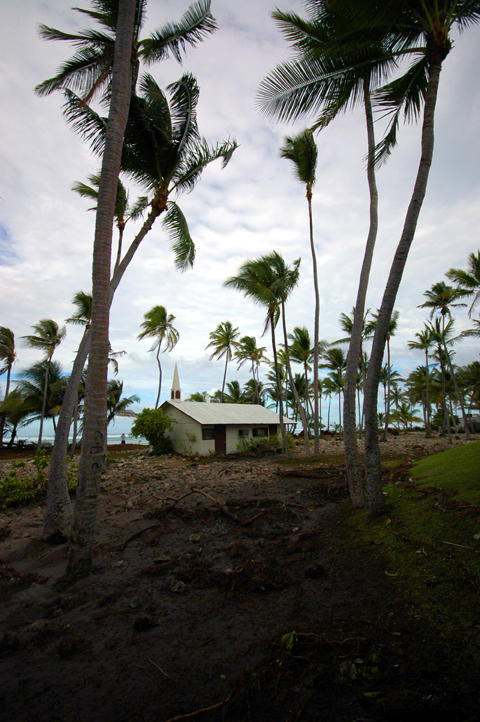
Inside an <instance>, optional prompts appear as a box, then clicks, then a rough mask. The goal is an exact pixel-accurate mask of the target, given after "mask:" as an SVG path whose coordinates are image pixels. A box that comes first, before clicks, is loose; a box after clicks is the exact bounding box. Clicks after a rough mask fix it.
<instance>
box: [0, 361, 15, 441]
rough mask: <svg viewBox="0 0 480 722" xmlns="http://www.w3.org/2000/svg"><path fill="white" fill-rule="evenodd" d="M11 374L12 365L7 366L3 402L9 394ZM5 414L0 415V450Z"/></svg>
mask: <svg viewBox="0 0 480 722" xmlns="http://www.w3.org/2000/svg"><path fill="white" fill-rule="evenodd" d="M11 374H12V365H11V364H9V366H8V369H7V383H6V385H5V395H4V397H3V400H4V401H5V399H6V398H7V396H8V394H9V392H10V376H11ZM5 418H6V416H5V414H0V448H1V447H2V446H3V433H4V429H5Z"/></svg>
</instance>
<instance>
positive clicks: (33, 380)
mask: <svg viewBox="0 0 480 722" xmlns="http://www.w3.org/2000/svg"><path fill="white" fill-rule="evenodd" d="M45 379H46V381H47V383H46V388H47V391H46V396H45ZM65 385H66V379H65V377H63V376H62V370H61V367H60V364H59V363H57V361H50V362H49V361H48V359H43V361H39V362H37V363H35V364H33V366H31V367H30V368H28V369H27V370H26V371H24V372H23V374H22V379H21V380H20V381H19V382H18V384H17V387H16V388H17V389H18V391H19V392H20V393H21V394H22V396H23V399H24V402H25V408H26V409H28V411H29V415H30V419H31V420H32V421H38V420H41V418H42V413H43V416H44V418H47V419H51V420H52V422H53V429H54V431H55V417H56V416H57V414H58V412H59V410H60V407H61V405H62V399H63V392H64V390H65Z"/></svg>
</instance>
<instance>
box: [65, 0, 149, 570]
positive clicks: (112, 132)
mask: <svg viewBox="0 0 480 722" xmlns="http://www.w3.org/2000/svg"><path fill="white" fill-rule="evenodd" d="M135 10H136V0H124V2H121V3H119V6H118V19H117V25H116V38H115V47H114V56H113V73H112V83H111V93H110V103H109V113H108V121H107V125H106V134H105V146H104V149H103V157H102V170H101V173H100V185H99V190H98V205H97V213H96V223H95V237H94V244H93V260H92V325H91V350H90V356H89V363H88V373H87V382H86V394H85V411H84V423H83V439H82V451H81V454H80V462H79V468H78V486H77V495H76V504H75V517H74V524H73V532H72V537H71V540H70V548H69V559H68V567H67V575H68V576H69V577H70V578H72V579H73V578H76V577H79V576H84V575H86V574H89V573H90V569H91V564H92V545H93V537H94V533H95V522H96V515H97V497H98V489H99V486H100V479H101V474H102V471H103V467H104V464H105V456H106V442H107V438H106V437H107V429H106V423H105V422H106V417H107V363H108V349H109V337H108V331H109V318H110V264H111V246H112V226H113V217H114V213H115V200H116V192H117V181H118V176H119V173H120V162H121V158H122V147H123V140H124V135H125V128H126V125H127V117H128V111H129V105H130V91H131V84H132V46H133V37H134V25H135Z"/></svg>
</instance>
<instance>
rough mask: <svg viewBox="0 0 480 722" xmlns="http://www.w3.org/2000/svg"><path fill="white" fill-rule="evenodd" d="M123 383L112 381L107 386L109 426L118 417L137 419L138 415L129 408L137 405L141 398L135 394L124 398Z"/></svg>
mask: <svg viewBox="0 0 480 722" xmlns="http://www.w3.org/2000/svg"><path fill="white" fill-rule="evenodd" d="M122 394H123V381H118V380H117V379H111V380H110V381H109V382H108V386H107V426H108V425H109V424H110V423H111V422H112V421H113V422H114V420H115V417H116V416H128V417H130V418H133V417H135V416H136V415H137V414H136V413H135V411H132V410H131V409H129V408H128V407H129V406H131V405H132V404H137V403H139V401H140V398H139V397H138V396H137V395H136V394H133V395H132V396H123V397H122Z"/></svg>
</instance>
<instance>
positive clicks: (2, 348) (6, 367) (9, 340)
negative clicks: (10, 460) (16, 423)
mask: <svg viewBox="0 0 480 722" xmlns="http://www.w3.org/2000/svg"><path fill="white" fill-rule="evenodd" d="M16 357H17V356H16V353H15V335H14V333H13V331H11V330H10V329H9V328H7V327H6V326H0V374H4V373H6V374H7V382H6V384H5V393H4V395H3V401H5V399H6V398H7V397H8V394H9V392H10V377H11V374H12V366H13V364H14V363H15V359H16ZM4 427H5V415H4V414H3V413H2V414H0V447H1V446H2V445H3V429H4Z"/></svg>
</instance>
